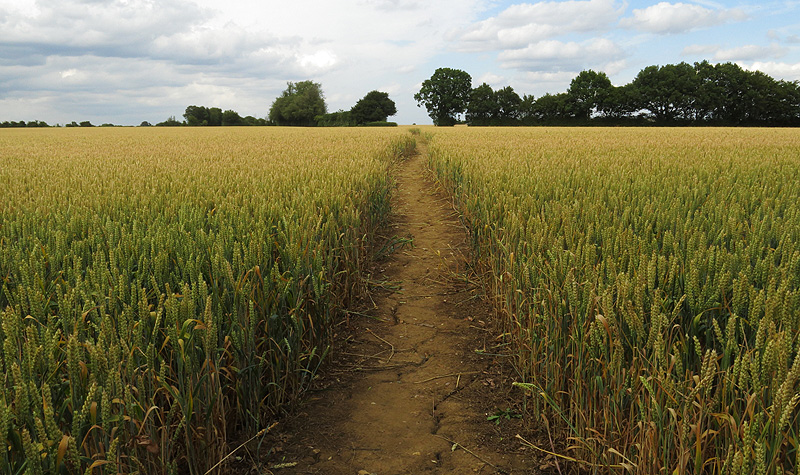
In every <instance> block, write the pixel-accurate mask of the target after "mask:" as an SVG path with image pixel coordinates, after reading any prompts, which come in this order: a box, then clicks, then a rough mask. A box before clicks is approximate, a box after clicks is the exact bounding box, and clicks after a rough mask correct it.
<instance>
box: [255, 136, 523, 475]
mask: <svg viewBox="0 0 800 475" xmlns="http://www.w3.org/2000/svg"><path fill="white" fill-rule="evenodd" d="M420 149H421V152H422V153H423V154H424V153H425V148H424V144H421V145H420ZM424 162H425V159H424V156H417V157H414V158H412V159H410V160H408V161H406V162H404V163H403V164H401V165H400V166H399V168H398V170H397V179H398V188H397V193H396V195H397V196H396V199H397V201H396V209H397V216H396V219H395V221H394V224H393V226H394V229H393V230H391V232H392V234H395V235H397V236H407V237H413V246H406V247H404V248H402V249H401V250H399V251H397V252H395V253H394V254H393V255H392V256H391V257H390V258H388V259H387V260H386V261H385V262H382V263H379V268H378V269H376V271H377V272H376V275H374V276H373V279H374V280H376V281H382V282H385V283H386V284H385V285H384V287H385V288H384V289H383V290H380V291H378V292H376V293H375V294H374V295H373V296H372V299H373V300H374V304H375V307H374V308H373V309H370V310H368V311H367V313H369V314H370V315H371V316H373V318H365V317H363V316H362V317H353V321H352V322H351V324H352V325H355V326H357V327H359V328H358V329H357V330H358V331H356V332H354V334H355V336H353V337H351V338H349V339H348V340H347V342H346V343H343V344H340V345H339V346H338V347H337V348H336V350H335V352H336V354H335V356H334V360H335V361H334V363H333V364H332V365H330V366H329V370H328V371H327V372H325V374H324V376H323V381H325V380H327V382H328V387H327V388H326V389H325V390H321V391H316V392H315V393H313V394H312V396H311V397H310V401H309V402H308V404H307V405H306V406H305V407H303V409H302V410H301V414H300V415H299V416H297V417H295V418H293V419H292V420H291V421H289V422H287V423H285V424H284V426H283V427H282V428H281V430H280V431H276V432H277V435H276V436H275V437H277V438H278V440H277V444H278V448H277V450H278V451H277V452H276V453H274V454H271V455H270V457H269V463H268V465H267V468H270V467H272V470H273V471H274V473H276V474H284V473H287V474H288V473H298V474H299V473H320V474H352V475H356V474H362V475H363V474H377V475H393V474H419V473H484V474H486V473H498V472H499V473H504V472H508V473H515V474H517V473H532V472H530V471H529V467H531V466H533V462H532V461H531V460H530V457H531V456H532V454H529V453H525V452H524V451H520V448H519V444H513V443H512V441H511V440H509V439H513V433H514V432H513V431H514V430H515V429H514V424H515V423H516V422H517V421H515V420H513V419H512V420H510V421H505V420H504V421H503V424H504V425H503V427H501V426H495V425H494V424H492V423H491V422H488V421H487V413H489V414H491V413H493V412H494V411H496V410H497V409H499V408H501V407H500V405H501V404H504V401H503V399H502V395H499V393H500V392H502V391H500V390H499V388H500V386H502V387H503V388H507V387H509V386H510V384H509V383H508V382H507V381H506V382H501V381H499V380H498V378H500V376H498V374H499V373H498V370H497V368H496V367H495V366H493V365H494V364H496V362H495V361H493V360H492V358H490V357H487V356H482V355H480V354H478V353H477V352H476V351H475V350H491V348H492V346H493V345H495V344H496V343H494V342H495V335H494V333H493V332H492V331H491V330H489V328H490V326H489V324H488V319H489V318H491V311H490V309H489V307H488V305H487V304H486V303H485V302H484V301H483V300H481V299H480V298H478V297H479V296H480V289H479V287H478V286H477V285H475V284H473V283H471V282H469V281H467V279H465V278H464V270H465V263H464V259H465V258H464V255H463V254H462V253H466V252H468V243H467V242H465V240H466V235H465V232H464V229H463V228H462V227H461V225H460V224H459V221H458V216H457V215H456V213H455V212H454V211H453V208H452V206H451V204H450V202H449V201H448V200H447V199H446V197H445V196H444V195H443V194H441V193H439V192H437V191H436V190H435V187H434V185H433V184H432V181H431V180H430V179H429V177H428V175H427V172H426V169H425V165H424ZM393 286H394V288H392V287H393ZM378 320H381V321H378ZM488 352H489V353H492V351H488ZM336 360H338V361H336ZM503 391H505V389H503ZM498 397H499V399H498ZM506 402H507V401H506ZM502 408H505V406H502ZM501 429H502V430H501ZM509 434H511V436H509ZM501 438H503V439H504V440H503V441H501V440H500V439H501ZM455 443H458V444H460V445H459V446H454V444H455ZM462 447H466V449H468V450H469V451H471V452H472V453H469V452H468V451H466V450H464V449H463V448H462ZM526 457H527V458H528V460H526ZM280 463H284V464H287V465H292V466H291V467H285V468H281V466H280V465H278V464H280ZM536 465H537V466H538V464H536ZM262 473H263V472H262ZM267 473H269V472H267Z"/></svg>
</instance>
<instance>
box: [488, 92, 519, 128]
mask: <svg viewBox="0 0 800 475" xmlns="http://www.w3.org/2000/svg"><path fill="white" fill-rule="evenodd" d="M494 97H495V100H496V101H497V113H496V115H495V116H496V117H497V118H498V119H500V121H501V123H504V122H505V121H510V120H514V119H517V118H518V117H519V115H520V106H521V105H522V99H521V98H520V97H519V94H517V93H516V92H514V88H513V87H511V86H506V87H504V88H502V89H498V90H497V91H496V92H495V93H494Z"/></svg>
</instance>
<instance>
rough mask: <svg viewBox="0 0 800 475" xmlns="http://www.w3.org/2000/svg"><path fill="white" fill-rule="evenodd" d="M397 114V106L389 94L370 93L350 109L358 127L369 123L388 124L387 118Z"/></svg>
mask: <svg viewBox="0 0 800 475" xmlns="http://www.w3.org/2000/svg"><path fill="white" fill-rule="evenodd" d="M395 114H397V106H396V105H395V103H394V101H393V100H391V99H389V94H388V93H386V92H380V91H370V92H368V93H367V95H366V96H364V97H363V98H362V99H361V100H359V101H358V102H356V105H354V106H353V108H352V109H350V119H351V120H353V121H354V122H355V123H356V124H358V125H363V124H366V123H367V122H386V118H387V117H389V116H392V115H395Z"/></svg>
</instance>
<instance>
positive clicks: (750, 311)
mask: <svg viewBox="0 0 800 475" xmlns="http://www.w3.org/2000/svg"><path fill="white" fill-rule="evenodd" d="M430 164H431V167H432V169H433V170H434V171H435V173H436V175H437V176H438V177H439V179H440V180H441V181H442V182H443V183H444V184H445V186H446V187H447V188H448V189H449V190H450V191H451V192H452V193H453V195H454V197H455V200H456V203H457V204H458V206H459V208H460V210H461V212H462V213H463V219H464V221H465V223H466V225H467V226H468V227H469V228H470V229H471V231H472V244H473V247H474V250H475V252H476V260H477V261H479V262H480V265H481V266H482V268H483V269H484V270H485V272H486V274H487V278H486V281H487V282H488V283H489V286H490V287H491V289H492V290H491V294H492V296H493V297H494V299H495V300H496V306H497V309H498V311H499V312H500V313H501V316H502V319H503V320H504V322H505V331H506V338H507V340H508V341H510V342H511V343H512V344H513V348H514V353H513V354H514V355H515V365H516V367H517V369H518V371H519V373H520V375H521V381H520V382H519V383H518V384H517V385H518V386H520V388H521V389H520V390H524V391H526V392H527V394H529V395H530V400H529V403H528V409H529V410H530V411H531V414H532V415H533V416H534V417H535V419H536V420H541V419H540V417H542V416H544V417H547V418H549V420H550V421H551V423H553V424H554V425H558V426H560V427H561V429H562V430H563V433H564V434H565V436H566V437H568V440H569V443H568V446H569V450H568V456H569V457H571V458H574V459H577V460H579V461H581V463H582V464H583V466H584V467H585V468H586V469H587V470H595V469H600V470H601V471H612V472H619V471H625V472H633V473H643V474H645V473H646V474H652V473H675V474H679V473H720V474H740V473H747V474H749V473H756V474H763V473H797V470H798V466H800V450H799V449H798V444H799V443H800V442H798V436H800V424H799V423H798V411H797V405H798V401H800V385H799V384H798V383H799V382H800V381H798V378H800V338H799V337H798V331H800V132H798V131H797V130H792V129H783V130H781V129H711V128H708V129H681V128H675V129H661V128H639V129H609V128H586V129H574V128H532V129H518V128H509V129H497V128H496V129H474V128H470V129H458V128H456V129H450V130H448V129H438V130H437V131H436V133H435V135H434V136H433V139H432V142H431V145H430ZM548 448H549V447H548Z"/></svg>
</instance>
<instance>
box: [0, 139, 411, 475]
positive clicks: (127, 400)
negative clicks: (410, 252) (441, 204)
mask: <svg viewBox="0 0 800 475" xmlns="http://www.w3.org/2000/svg"><path fill="white" fill-rule="evenodd" d="M409 149H413V139H412V138H411V137H410V136H409V135H408V134H407V133H406V132H405V131H401V130H380V131H378V130H375V129H348V130H341V129H339V130H332V129H315V130H309V129H272V128H271V129H265V128H258V129H251V128H225V129H214V130H199V129H118V128H115V129H107V128H105V129H93V130H90V131H85V130H80V131H78V130H74V129H72V130H71V129H50V130H33V131H7V132H3V133H2V134H0V188H2V199H1V200H0V287H1V288H0V309H1V311H2V314H1V315H0V316H1V317H2V325H1V326H0V342H1V343H2V345H0V368H2V371H3V374H5V379H4V384H3V386H2V390H1V391H2V392H0V442H2V446H0V467H2V468H0V472H2V473H9V474H12V473H22V472H24V473H30V474H42V473H100V472H103V473H118V472H125V473H130V472H138V473H148V474H152V473H178V472H181V473H205V472H206V470H207V469H209V468H211V467H212V466H213V465H214V464H215V462H217V461H219V460H220V459H221V458H222V457H223V455H224V454H225V453H227V450H228V447H227V446H226V444H227V441H228V440H229V438H230V437H231V436H233V435H234V434H245V435H253V434H256V433H258V432H259V431H263V430H264V429H265V428H266V427H267V425H268V424H269V423H270V422H271V420H273V418H274V417H275V416H276V415H277V414H279V411H281V410H282V408H283V407H285V406H286V405H287V404H289V403H291V402H292V401H293V400H295V398H296V397H297V396H298V395H299V394H300V393H301V392H302V390H303V389H304V388H305V387H306V386H307V384H308V382H309V381H310V380H311V378H313V376H314V375H315V373H316V371H317V369H318V367H319V365H320V363H321V361H322V358H323V356H324V354H325V353H326V351H327V348H328V344H329V333H330V324H331V322H332V321H333V319H336V318H337V317H338V315H339V312H341V310H342V309H344V308H346V307H347V306H348V304H349V302H350V301H351V299H352V298H354V297H355V296H357V295H358V294H359V293H360V292H361V291H362V290H363V285H362V283H361V272H362V270H363V266H364V265H365V264H366V262H367V259H368V257H369V250H370V246H371V244H372V239H373V237H374V234H375V232H376V231H377V230H378V229H379V227H380V226H381V224H382V223H383V222H384V221H385V220H386V218H387V213H388V212H389V198H390V194H391V190H392V186H393V182H392V178H391V176H390V174H389V173H388V169H389V167H390V166H391V163H392V161H393V160H394V159H396V158H397V157H398V156H399V155H401V154H402V153H407V152H408V150H409Z"/></svg>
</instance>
